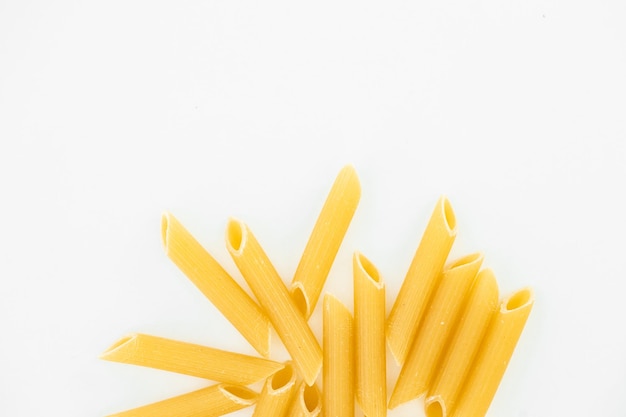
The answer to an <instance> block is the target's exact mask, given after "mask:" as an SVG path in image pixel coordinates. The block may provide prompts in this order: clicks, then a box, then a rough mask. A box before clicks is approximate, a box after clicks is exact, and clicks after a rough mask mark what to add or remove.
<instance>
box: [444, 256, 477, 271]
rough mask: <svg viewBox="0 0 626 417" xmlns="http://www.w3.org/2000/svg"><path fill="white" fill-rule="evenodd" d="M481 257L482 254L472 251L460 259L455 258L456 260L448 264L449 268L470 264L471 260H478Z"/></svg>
mask: <svg viewBox="0 0 626 417" xmlns="http://www.w3.org/2000/svg"><path fill="white" fill-rule="evenodd" d="M482 257H483V255H482V253H480V252H477V253H472V254H470V255H466V256H464V257H462V258H461V259H457V260H456V261H454V262H453V263H452V265H450V268H449V269H452V268H458V267H461V266H463V265H467V264H471V263H472V262H476V261H478V260H479V259H480V258H482Z"/></svg>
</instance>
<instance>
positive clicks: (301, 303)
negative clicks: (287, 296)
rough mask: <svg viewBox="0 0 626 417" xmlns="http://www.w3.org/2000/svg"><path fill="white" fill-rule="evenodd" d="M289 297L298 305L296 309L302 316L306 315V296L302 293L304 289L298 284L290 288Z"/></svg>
mask: <svg viewBox="0 0 626 417" xmlns="http://www.w3.org/2000/svg"><path fill="white" fill-rule="evenodd" d="M291 299H292V300H293V303H294V304H295V305H296V307H298V310H300V312H301V313H302V315H303V316H306V315H307V310H308V305H309V303H308V302H307V297H306V295H305V294H304V290H303V289H302V287H300V286H299V285H298V286H296V287H295V288H294V289H293V290H291Z"/></svg>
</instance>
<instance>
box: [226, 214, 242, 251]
mask: <svg viewBox="0 0 626 417" xmlns="http://www.w3.org/2000/svg"><path fill="white" fill-rule="evenodd" d="M242 241H243V230H242V228H241V223H239V222H238V221H237V220H231V221H229V222H228V243H229V244H230V246H231V247H232V248H233V250H234V251H235V252H238V251H239V249H240V248H241V243H242Z"/></svg>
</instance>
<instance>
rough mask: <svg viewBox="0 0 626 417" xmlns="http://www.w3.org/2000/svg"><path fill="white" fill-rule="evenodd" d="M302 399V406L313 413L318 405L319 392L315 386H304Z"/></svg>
mask: <svg viewBox="0 0 626 417" xmlns="http://www.w3.org/2000/svg"><path fill="white" fill-rule="evenodd" d="M302 397H303V398H304V405H305V407H306V409H307V410H308V411H309V412H313V411H314V410H315V409H316V408H317V407H318V406H319V404H320V396H319V392H318V391H317V389H316V388H315V386H311V387H309V386H308V385H305V386H304V393H303V396H302Z"/></svg>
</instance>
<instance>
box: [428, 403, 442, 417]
mask: <svg viewBox="0 0 626 417" xmlns="http://www.w3.org/2000/svg"><path fill="white" fill-rule="evenodd" d="M424 411H425V412H426V417H444V416H445V415H446V414H445V412H444V410H443V406H442V405H441V403H440V402H439V401H438V400H435V401H433V402H431V403H428V404H426V407H425V410H424Z"/></svg>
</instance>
